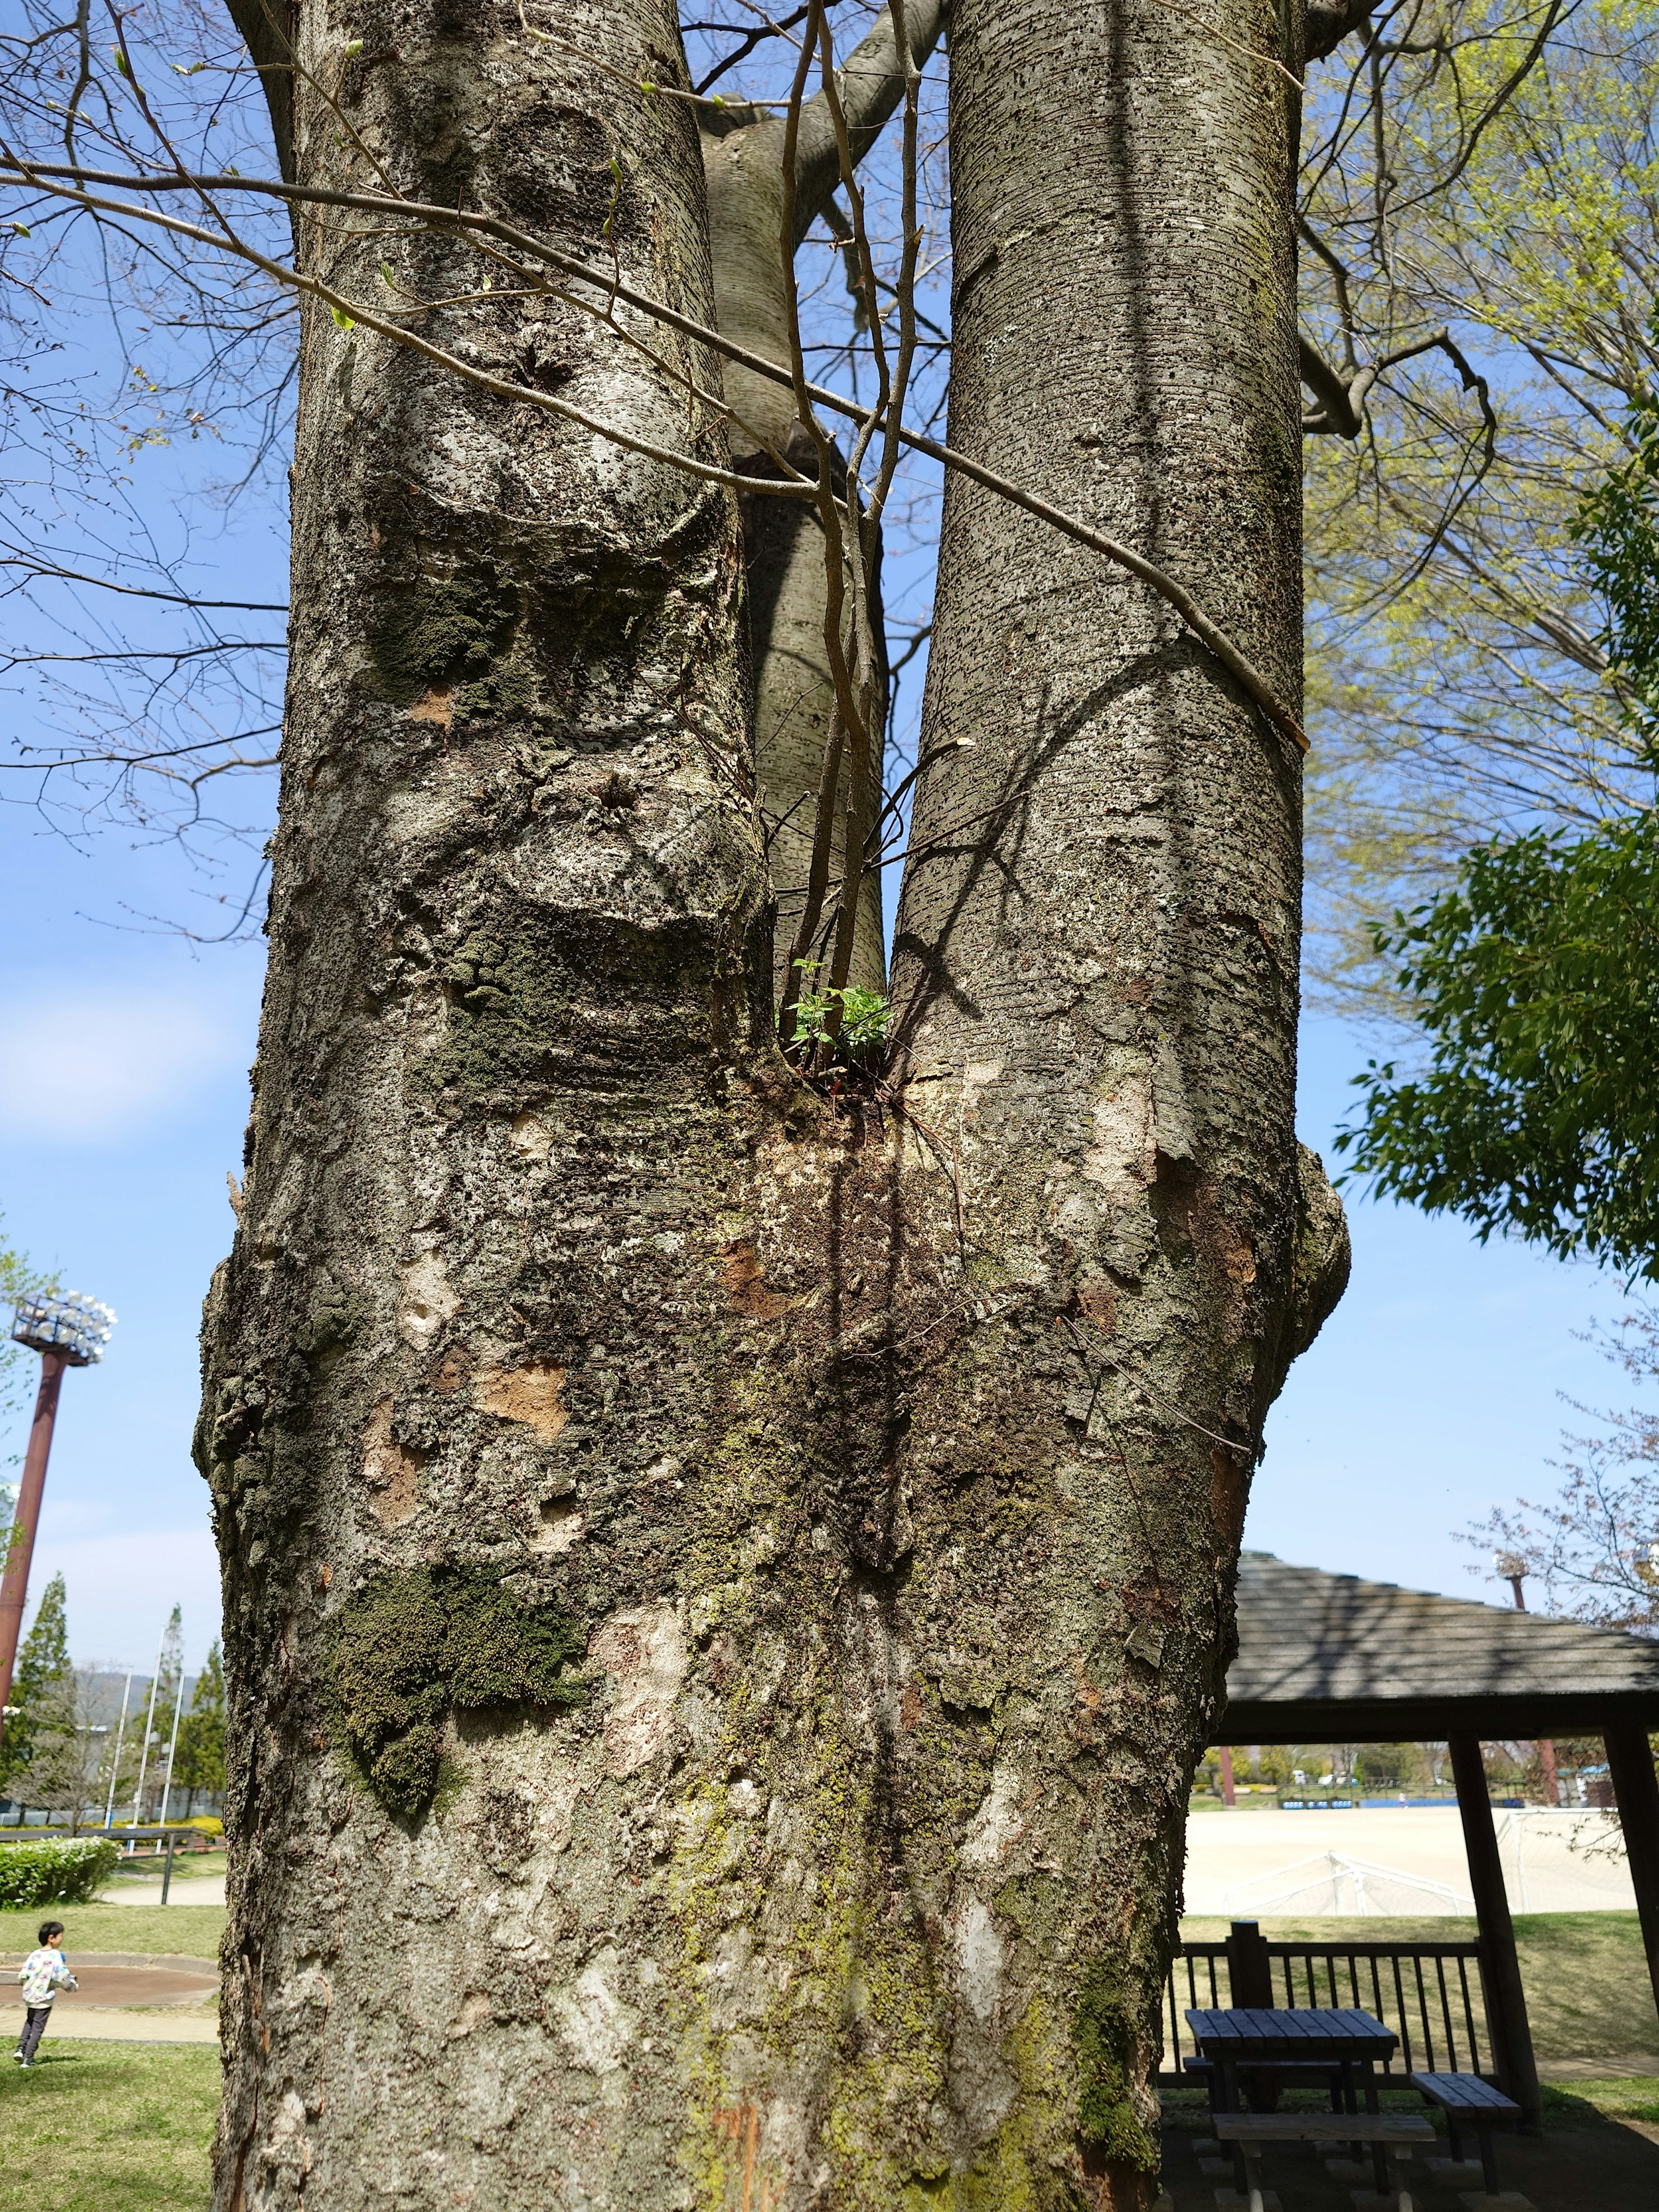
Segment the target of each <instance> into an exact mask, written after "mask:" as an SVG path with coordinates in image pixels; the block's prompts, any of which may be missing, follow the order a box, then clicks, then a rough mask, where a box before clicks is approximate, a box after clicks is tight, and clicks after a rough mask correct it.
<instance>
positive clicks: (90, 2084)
mask: <svg viewBox="0 0 1659 2212" xmlns="http://www.w3.org/2000/svg"><path fill="white" fill-rule="evenodd" d="M8 1917H15V1915H9V1916H8ZM149 1917H160V1916H157V1915H152V1916H149ZM129 1948H131V1947H129ZM41 2054H42V2055H41V2057H40V2062H39V2063H37V2064H36V2065H34V2066H33V2067H31V2068H30V2069H29V2071H28V2072H27V2074H25V2073H23V2072H21V2070H20V2069H18V2068H16V2067H15V2066H12V2065H10V2064H7V2065H6V2067H5V2070H4V2071H3V2073H0V2142H3V2144H4V2146H5V2155H4V2157H3V2160H0V2212H41V2207H43V2206H46V2205H49V2206H50V2207H51V2208H52V2212H171V2208H173V2207H174V2206H177V2207H179V2212H201V2208H202V2206H203V2205H204V2204H205V2203H206V2202H207V2196H208V2147H209V2145H210V2142H212V2140H213V2124H214V2121H215V2119H216V2118H217V2115H218V2110H219V2054H218V2052H217V2051H216V2050H215V2049H214V2048H213V2046H212V2045H202V2044H188V2043H185V2044H136V2043H71V2042H70V2041H69V2040H68V2039H61V2040H59V2041H57V2042H54V2041H53V2039H52V2033H51V2031H50V2030H48V2031H47V2034H46V2041H45V2042H44V2043H43V2044H42V2045H41Z"/></svg>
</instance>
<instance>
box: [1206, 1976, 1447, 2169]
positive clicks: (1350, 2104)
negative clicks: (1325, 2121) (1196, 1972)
mask: <svg viewBox="0 0 1659 2212" xmlns="http://www.w3.org/2000/svg"><path fill="white" fill-rule="evenodd" d="M1187 2022H1188V2027H1190V2028H1191V2029H1192V2032H1193V2040H1194V2043H1195V2044H1196V2045H1198V2048H1199V2049H1200V2051H1201V2052H1202V2053H1203V2055H1204V2057H1206V2059H1208V2061H1209V2062H1210V2063H1211V2065H1212V2067H1213V2068H1214V2069H1215V2075H1214V2084H1213V2093H1212V2099H1211V2102H1212V2107H1213V2109H1214V2112H1215V2114H1216V2119H1217V2128H1216V2134H1217V2137H1218V2140H1220V2141H1223V2142H1231V2144H1232V2146H1233V2149H1234V2154H1235V2157H1236V2158H1237V2160H1238V2161H1239V2163H1240V2166H1243V2162H1244V2156H1245V2142H1246V2138H1247V2137H1249V2138H1254V2139H1255V2140H1258V2141H1267V2140H1284V2141H1285V2142H1291V2141H1294V2140H1297V2139H1298V2137H1302V2138H1304V2139H1305V2137H1306V2130H1305V2129H1302V2128H1299V2127H1297V2126H1296V2125H1293V2124H1292V2123H1291V2120H1290V2119H1289V2118H1285V2119H1283V2120H1281V2119H1280V2116H1279V2115H1278V2114H1275V2113H1271V2112H1261V2113H1251V2114H1250V2115H1249V2122H1248V2124H1246V2125H1239V2124H1236V2122H1235V2121H1234V2116H1236V2115H1238V2114H1241V2113H1242V2112H1243V2093H1242V2090H1241V2086H1240V2081H1239V2069H1240V2068H1241V2066H1244V2067H1260V2066H1273V2065H1275V2064H1277V2065H1281V2066H1291V2067H1296V2068H1298V2069H1300V2068H1304V2067H1310V2066H1317V2067H1318V2068H1319V2069H1321V2070H1322V2071H1324V2072H1326V2073H1328V2074H1334V2075H1336V2077H1337V2079H1338V2081H1340V2097H1341V2104H1342V2108H1343V2111H1342V2117H1343V2118H1346V2119H1347V2120H1348V2122H1349V2124H1350V2125H1351V2127H1352V2133H1351V2134H1348V2135H1346V2136H1345V2137H1344V2140H1346V2141H1348V2142H1355V2143H1359V2142H1364V2143H1369V2145H1370V2152H1371V2158H1372V2161H1373V2167H1374V2171H1375V2174H1376V2188H1377V2193H1378V2195H1379V2196H1383V2195H1387V2194H1388V2193H1389V2153H1390V2149H1391V2148H1393V2147H1394V2146H1395V2141H1396V2138H1398V2141H1399V2142H1400V2143H1404V2142H1406V2141H1407V2140H1408V2139H1409V2140H1411V2141H1416V2140H1417V2139H1418V2137H1419V2134H1425V2133H1428V2132H1430V2131H1429V2130H1427V2129H1426V2128H1425V2127H1423V2126H1422V2124H1417V2125H1413V2127H1411V2128H1410V2129H1409V2130H1408V2131H1407V2130H1402V2129H1401V2125H1400V2124H1399V2123H1398V2122H1397V2121H1395V2120H1392V2119H1391V2120H1389V2121H1388V2122H1386V2123H1385V2122H1384V2121H1383V2120H1382V2119H1381V2118H1380V2117H1379V2116H1378V2113H1377V2101H1376V2074H1375V2072H1374V2071H1373V2069H1374V2068H1375V2067H1376V2064H1377V2063H1378V2062H1379V2061H1385V2060H1387V2059H1388V2058H1389V2057H1391V2056H1392V2054H1393V2053H1394V2051H1395V2050H1396V2049H1397V2048H1398V2046H1399V2042H1400V2039H1399V2037H1398V2036H1397V2035H1396V2034H1395V2032H1394V2030H1393V2029H1392V2028H1391V2027H1385V2026H1384V2025H1383V2022H1382V2021H1380V2020H1378V2019H1377V2018H1376V2015H1375V2014H1372V2013H1369V2012H1362V2011H1360V2010H1358V2008H1356V2007H1353V2006H1348V2005H1342V2006H1325V2005H1296V2006H1288V2005H1285V2006H1279V2005H1274V2006H1255V2005H1234V2006H1231V2007H1229V2008H1226V2009H1225V2010H1219V2011H1212V2010H1206V2009H1204V2008H1194V2009H1192V2010H1190V2011H1188V2015H1187ZM1361 2096H1363V2098H1364V2110H1365V2118H1364V2119H1361V2118H1359V2106H1358V2100H1359V2098H1360V2097H1361ZM1224 2121H1225V2122H1228V2123H1229V2124H1226V2125H1224V2124H1222V2123H1223V2122H1224ZM1275 2124H1278V2126H1279V2135H1277V2136H1275V2134H1274V2127H1275ZM1320 2132H1321V2133H1322V2134H1325V2133H1329V2134H1333V2135H1334V2133H1335V2130H1334V2126H1332V2127H1330V2128H1328V2129H1327V2130H1321V2131H1320ZM1239 2180H1240V2185H1241V2187H1245V2186H1248V2187H1249V2190H1250V2193H1251V2194H1252V2196H1254V2195H1255V2190H1256V2186H1257V2185H1256V2184H1255V2181H1254V2179H1250V2180H1249V2181H1248V2182H1247V2179H1246V2177H1245V2175H1244V2174H1243V2172H1241V2173H1240V2176H1239Z"/></svg>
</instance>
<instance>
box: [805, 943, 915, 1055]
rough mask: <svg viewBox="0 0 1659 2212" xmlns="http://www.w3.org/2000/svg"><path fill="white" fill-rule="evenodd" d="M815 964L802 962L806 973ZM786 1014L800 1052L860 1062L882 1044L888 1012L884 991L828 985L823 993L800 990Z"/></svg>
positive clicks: (885, 1040) (851, 984)
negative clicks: (790, 1017) (790, 1015)
mask: <svg viewBox="0 0 1659 2212" xmlns="http://www.w3.org/2000/svg"><path fill="white" fill-rule="evenodd" d="M804 966H805V969H807V970H810V969H812V968H814V967H816V966H817V962H813V961H809V962H807V963H804ZM790 1012H792V1013H793V1015H794V1017H795V1042H796V1043H797V1044H798V1045H799V1047H800V1048H802V1049H803V1050H804V1051H807V1052H814V1051H817V1050H820V1049H821V1050H823V1051H825V1052H828V1053H839V1054H841V1055H842V1057H843V1058H845V1059H848V1060H866V1059H868V1058H869V1057H871V1056H872V1054H877V1053H879V1051H880V1050H881V1048H882V1047H883V1046H884V1044H885V1043H886V1042H887V1024H888V1021H889V1018H890V1015H891V1012H892V1009H891V1006H890V1001H889V1000H888V997H887V994H886V993H885V992H884V991H872V990H870V989H868V988H867V987H866V986H864V985H862V984H858V983H849V984H848V985H846V986H845V987H842V986H841V985H839V984H833V983H832V984H831V985H830V986H829V988H828V989H827V990H823V991H815V990H811V989H809V988H805V987H803V989H802V991H801V994H800V996H799V999H797V1000H796V1001H795V1003H794V1005H793V1006H792V1007H791V1008H790Z"/></svg>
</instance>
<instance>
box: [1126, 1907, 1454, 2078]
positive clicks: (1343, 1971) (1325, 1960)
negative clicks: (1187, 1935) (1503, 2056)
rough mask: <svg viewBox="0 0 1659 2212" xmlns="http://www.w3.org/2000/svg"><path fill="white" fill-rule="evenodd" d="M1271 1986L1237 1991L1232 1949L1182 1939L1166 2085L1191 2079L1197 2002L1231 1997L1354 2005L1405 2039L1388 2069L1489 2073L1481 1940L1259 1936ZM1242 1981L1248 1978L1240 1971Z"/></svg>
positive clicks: (1173, 1985) (1169, 2009) (1172, 1992)
mask: <svg viewBox="0 0 1659 2212" xmlns="http://www.w3.org/2000/svg"><path fill="white" fill-rule="evenodd" d="M1256 1949H1257V1958H1258V1960H1259V1959H1260V1957H1261V1954H1263V1953H1265V1954H1266V1971H1267V1978H1268V1986H1267V1990H1266V1991H1263V1990H1261V1986H1260V1984H1259V1983H1258V1984H1257V1986H1256V1987H1255V1989H1252V1990H1249V1992H1248V1993H1247V1994H1246V1995H1244V1996H1240V1997H1237V1998H1236V1997H1235V1996H1234V1995H1233V1980H1234V1970H1233V1959H1234V1953H1233V1948H1232V1946H1231V1944H1229V1943H1225V1942H1209V1943H1183V1944H1182V1946H1181V1948H1180V1949H1179V1951H1178V1952H1177V1953H1176V1958H1175V1961H1174V1964H1173V1965H1172V1966H1171V1967H1170V1980H1169V1985H1168V1988H1167V1989H1166V1990H1165V1993H1164V1994H1165V2000H1166V2002H1165V2007H1164V2034H1165V2045H1164V2067H1163V2069H1162V2071H1161V2072H1160V2073H1159V2075H1158V2082H1159V2084H1160V2086H1162V2087H1166V2088H1176V2087H1182V2086H1187V2087H1190V2086H1191V2085H1192V2076H1191V2075H1184V2074H1183V2073H1182V2059H1183V2058H1184V2057H1187V2056H1188V2055H1189V2054H1190V2053H1191V2051H1192V2050H1193V2039H1192V2034H1191V2032H1190V2030H1189V2029H1188V2026H1187V2010H1188V2007H1189V2006H1190V2007H1194V2008H1196V2007H1200V2006H1202V2007H1206V2008H1209V2009H1212V2010H1214V2009H1217V2008H1223V2007H1226V2006H1230V2005H1232V2004H1234V2003H1236V2002H1237V2003H1252V2004H1261V2003H1263V2002H1269V2003H1272V2004H1275V2005H1329V2006H1350V2007H1352V2008H1357V2009H1358V2010H1362V2011H1364V2012H1368V2013H1371V2014H1373V2015H1375V2016H1376V2018H1377V2019H1378V2020H1380V2021H1383V2024H1384V2025H1385V2026H1386V2027H1391V2028H1392V2029H1393V2030H1394V2032H1395V2034H1396V2035H1397V2036H1398V2037H1399V2038H1400V2047H1399V2049H1398V2050H1397V2051H1395V2053H1394V2055H1393V2057H1391V2058H1390V2059H1389V2061H1388V2063H1387V2064H1386V2066H1384V2067H1382V2068H1381V2069H1379V2071H1380V2072H1382V2073H1383V2075H1394V2076H1395V2077H1399V2076H1401V2075H1407V2074H1412V2073H1417V2072H1424V2073H1442V2074H1480V2075H1485V2076H1486V2077H1487V2078H1488V2079H1490V2078H1491V2077H1492V2042H1491V2037H1490V2033H1489V2031H1488V2028H1487V2024H1486V1992H1485V1990H1484V1988H1483V1987H1482V1984H1481V1980H1480V1945H1479V1944H1478V1943H1470V1942H1464V1943H1406V1942H1393V1943H1387V1942H1384V1943H1360V1942H1349V1941H1346V1940H1344V1941H1342V1942H1330V1943H1320V1942H1308V1943H1262V1942H1261V1941H1260V1939H1259V1938H1258V1939H1257V1945H1256ZM1241 1978H1243V1977H1241Z"/></svg>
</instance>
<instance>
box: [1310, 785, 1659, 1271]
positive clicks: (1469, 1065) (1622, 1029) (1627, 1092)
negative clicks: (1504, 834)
mask: <svg viewBox="0 0 1659 2212" xmlns="http://www.w3.org/2000/svg"><path fill="white" fill-rule="evenodd" d="M1656 916H1659V821H1656V818H1655V817H1654V816H1653V815H1651V814H1644V815H1641V816H1639V817H1637V818H1636V819H1635V820H1633V821H1630V822H1625V823H1617V824H1615V825H1613V826H1611V827H1609V828H1608V829H1605V830H1603V831H1601V832H1600V833H1598V834H1597V835H1595V836H1589V837H1582V838H1578V839H1576V840H1569V839H1568V838H1566V837H1565V836H1564V835H1563V834H1562V833H1560V832H1559V831H1558V832H1556V833H1555V834H1553V835H1550V836H1547V835H1545V834H1544V833H1543V832H1542V831H1534V832H1533V833H1532V834H1530V835H1528V836H1524V837H1519V838H1516V839H1514V840H1512V841H1511V842H1508V843H1504V842H1494V843H1492V844H1489V845H1484V846H1480V847H1477V848H1476V849H1475V850H1474V852H1473V853H1470V854H1468V855H1467V856H1466V858H1465V859H1464V860H1463V862H1462V866H1461V867H1460V869H1459V872H1458V880H1457V882H1456V884H1455V885H1454V887H1453V888H1452V889H1451V890H1448V891H1445V892H1443V893H1442V895H1441V896H1440V897H1438V898H1437V899H1435V900H1434V901H1432V902H1431V903H1430V904H1429V905H1427V906H1425V907H1420V908H1418V909H1417V911H1416V912H1415V913H1414V914H1413V915H1410V916H1409V917H1407V916H1403V915H1402V916H1399V917H1396V927H1395V929H1394V930H1393V931H1385V930H1379V931H1378V932H1377V945H1378V949H1379V951H1383V952H1384V953H1387V954H1389V955H1392V956H1393V957H1394V958H1395V960H1396V961H1397V962H1398V963H1399V964H1398V981H1399V983H1400V987H1401V990H1402V991H1403V992H1405V993H1406V994H1407V997H1408V999H1409V1000H1410V1001H1411V1002H1412V1004H1413V1009H1414V1011H1415V1012H1416V1015H1417V1018H1418V1019H1419V1022H1420V1023H1421V1024H1422V1026H1423V1028H1424V1030H1425V1031H1426V1032H1427V1034H1428V1036H1430V1038H1431V1039H1432V1041H1433V1048H1432V1053H1431V1060H1430V1065H1429V1067H1428V1068H1427V1070H1426V1071H1425V1073H1422V1074H1421V1075H1419V1076H1418V1077H1414V1078H1411V1077H1401V1076H1399V1075H1398V1074H1397V1073H1396V1072H1395V1066H1394V1064H1393V1063H1392V1062H1391V1061H1389V1062H1385V1063H1383V1065H1381V1066H1379V1065H1378V1064H1377V1062H1376V1061H1375V1060H1373V1061H1372V1062H1370V1066H1368V1068H1367V1070H1366V1072H1365V1073H1364V1074H1363V1075H1361V1076H1359V1077H1358V1078H1357V1079H1356V1080H1357V1082H1358V1084H1359V1085H1360V1087H1361V1089H1362V1091H1363V1092H1364V1103H1363V1106H1362V1108H1361V1118H1360V1121H1359V1124H1358V1127H1348V1128H1346V1129H1344V1130H1343V1131H1342V1132H1341V1133H1340V1134H1339V1136H1338V1138H1337V1140H1336V1141H1337V1149H1338V1150H1339V1151H1340V1152H1351V1153H1352V1158H1353V1161H1354V1164H1355V1166H1356V1167H1357V1168H1358V1170H1360V1171H1361V1172H1362V1173H1364V1174H1366V1175H1369V1176H1372V1177H1374V1178H1375V1181H1376V1185H1377V1188H1379V1189H1380V1190H1382V1191H1384V1192H1386V1193H1388V1194H1389V1195H1391V1196H1393V1197H1395V1198H1404V1199H1409V1200H1412V1201H1413V1203H1415V1204H1416V1205H1419V1206H1423V1207H1424V1208H1425V1210H1426V1211H1428V1212H1431V1213H1432V1212H1450V1213H1458V1214H1461V1215H1462V1217H1463V1218H1464V1219H1465V1220H1467V1221H1469V1222H1471V1223H1473V1224H1474V1227H1475V1229H1476V1230H1477V1231H1478V1232H1479V1234H1480V1237H1481V1239H1482V1241H1483V1242H1484V1240H1485V1239H1486V1237H1489V1236H1490V1235H1491V1234H1492V1231H1493V1230H1494V1229H1506V1230H1513V1231H1516V1233H1517V1234H1519V1235H1520V1236H1521V1237H1524V1238H1525V1239H1527V1240H1528V1242H1529V1243H1539V1244H1543V1245H1545V1246H1547V1248H1548V1249H1550V1250H1551V1251H1553V1252H1557V1253H1559V1254H1561V1255H1564V1256H1566V1255H1575V1254H1588V1255H1590V1256H1592V1257H1594V1258H1596V1259H1602V1260H1608V1261H1612V1262H1613V1264H1614V1265H1615V1266H1617V1267H1622V1268H1626V1269H1630V1270H1633V1271H1634V1272H1636V1273H1640V1274H1643V1275H1645V1276H1647V1277H1648V1278H1649V1279H1650V1280H1659V1141H1656V1140H1659V933H1656V926H1655V923H1656Z"/></svg>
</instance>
